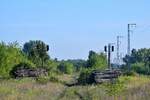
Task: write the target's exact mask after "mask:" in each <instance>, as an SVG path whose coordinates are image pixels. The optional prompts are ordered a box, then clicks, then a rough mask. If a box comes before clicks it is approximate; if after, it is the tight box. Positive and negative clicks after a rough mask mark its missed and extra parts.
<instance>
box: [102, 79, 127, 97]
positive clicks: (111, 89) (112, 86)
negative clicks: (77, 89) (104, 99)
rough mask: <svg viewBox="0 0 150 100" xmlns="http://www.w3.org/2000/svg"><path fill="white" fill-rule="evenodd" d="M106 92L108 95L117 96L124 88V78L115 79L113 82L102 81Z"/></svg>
mask: <svg viewBox="0 0 150 100" xmlns="http://www.w3.org/2000/svg"><path fill="white" fill-rule="evenodd" d="M102 86H104V89H105V91H106V93H107V94H108V95H110V96H117V95H119V94H120V93H121V92H122V91H123V90H124V89H125V82H124V80H119V79H118V80H116V81H115V83H110V82H108V83H103V85H102Z"/></svg>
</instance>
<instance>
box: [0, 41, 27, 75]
mask: <svg viewBox="0 0 150 100" xmlns="http://www.w3.org/2000/svg"><path fill="white" fill-rule="evenodd" d="M28 61H29V60H28V59H27V57H26V56H25V55H24V53H23V52H22V51H21V48H20V47H19V45H18V43H16V42H14V43H10V44H8V45H7V44H5V43H3V42H1V43H0V62H1V63H0V76H1V77H3V78H4V77H10V76H9V73H10V71H11V70H12V68H13V67H14V66H15V65H17V64H19V63H21V62H28Z"/></svg>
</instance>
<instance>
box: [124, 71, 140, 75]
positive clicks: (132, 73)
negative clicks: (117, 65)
mask: <svg viewBox="0 0 150 100" xmlns="http://www.w3.org/2000/svg"><path fill="white" fill-rule="evenodd" d="M123 75H125V76H137V75H138V74H137V73H136V72H135V71H125V72H124V73H123Z"/></svg>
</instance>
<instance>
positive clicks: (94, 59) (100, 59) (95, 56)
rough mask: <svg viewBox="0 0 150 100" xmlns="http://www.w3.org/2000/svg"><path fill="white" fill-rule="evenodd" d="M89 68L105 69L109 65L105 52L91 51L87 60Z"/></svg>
mask: <svg viewBox="0 0 150 100" xmlns="http://www.w3.org/2000/svg"><path fill="white" fill-rule="evenodd" d="M87 67H88V68H96V69H105V68H106V67H107V58H106V55H105V54H104V53H96V52H94V51H90V52H89V57H88V60H87Z"/></svg>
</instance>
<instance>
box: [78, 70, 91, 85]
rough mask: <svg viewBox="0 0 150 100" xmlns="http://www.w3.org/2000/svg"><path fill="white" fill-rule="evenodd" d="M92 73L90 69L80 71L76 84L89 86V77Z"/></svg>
mask: <svg viewBox="0 0 150 100" xmlns="http://www.w3.org/2000/svg"><path fill="white" fill-rule="evenodd" d="M92 71H93V70H92V69H84V70H82V71H81V73H80V75H79V78H78V84H82V85H86V84H90V83H91V80H90V75H91V72H92Z"/></svg>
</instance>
